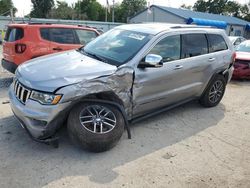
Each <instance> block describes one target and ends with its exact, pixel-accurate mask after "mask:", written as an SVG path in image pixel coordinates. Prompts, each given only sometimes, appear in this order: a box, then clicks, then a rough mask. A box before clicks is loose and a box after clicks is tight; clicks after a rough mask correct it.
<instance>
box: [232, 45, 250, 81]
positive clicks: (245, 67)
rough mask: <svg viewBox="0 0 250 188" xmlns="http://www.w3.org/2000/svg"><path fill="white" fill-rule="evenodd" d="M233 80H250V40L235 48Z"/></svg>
mask: <svg viewBox="0 0 250 188" xmlns="http://www.w3.org/2000/svg"><path fill="white" fill-rule="evenodd" d="M233 79H250V40H247V41H245V42H243V43H241V44H240V45H239V46H238V47H237V48H236V59H235V63H234V72H233Z"/></svg>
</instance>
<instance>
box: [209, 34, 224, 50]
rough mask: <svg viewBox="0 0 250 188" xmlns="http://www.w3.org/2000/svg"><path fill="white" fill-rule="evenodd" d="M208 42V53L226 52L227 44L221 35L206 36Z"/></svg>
mask: <svg viewBox="0 0 250 188" xmlns="http://www.w3.org/2000/svg"><path fill="white" fill-rule="evenodd" d="M207 36H208V41H209V52H210V53H213V52H219V51H222V50H227V49H228V47H227V44H226V42H225V40H224V38H223V37H222V36H221V35H216V34H208V35H207Z"/></svg>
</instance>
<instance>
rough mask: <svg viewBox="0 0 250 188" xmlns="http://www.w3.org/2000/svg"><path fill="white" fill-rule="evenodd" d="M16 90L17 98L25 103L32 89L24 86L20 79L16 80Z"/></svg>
mask: <svg viewBox="0 0 250 188" xmlns="http://www.w3.org/2000/svg"><path fill="white" fill-rule="evenodd" d="M14 92H15V95H16V98H17V99H18V100H19V101H20V102H21V103H23V104H25V103H26V101H27V100H28V98H29V97H30V93H31V90H29V89H27V88H26V87H24V86H23V85H22V84H21V83H20V82H19V81H18V80H15V82H14Z"/></svg>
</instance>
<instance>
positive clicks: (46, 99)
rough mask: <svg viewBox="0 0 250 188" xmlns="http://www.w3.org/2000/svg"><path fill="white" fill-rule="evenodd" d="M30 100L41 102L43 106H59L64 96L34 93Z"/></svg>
mask: <svg viewBox="0 0 250 188" xmlns="http://www.w3.org/2000/svg"><path fill="white" fill-rule="evenodd" d="M30 98H31V99H33V100H35V101H38V102H40V103H41V104H57V103H58V102H59V101H60V99H61V98H62V95H53V94H49V93H41V92H37V91H32V92H31V96H30Z"/></svg>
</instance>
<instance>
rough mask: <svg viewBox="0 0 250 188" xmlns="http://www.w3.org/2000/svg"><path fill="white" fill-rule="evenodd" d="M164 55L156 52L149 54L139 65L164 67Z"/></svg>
mask: <svg viewBox="0 0 250 188" xmlns="http://www.w3.org/2000/svg"><path fill="white" fill-rule="evenodd" d="M162 66H163V62H162V57H161V56H160V55H156V54H148V55H147V56H146V57H145V58H144V59H143V60H142V61H141V62H140V63H139V65H138V68H147V67H154V68H157V67H162Z"/></svg>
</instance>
